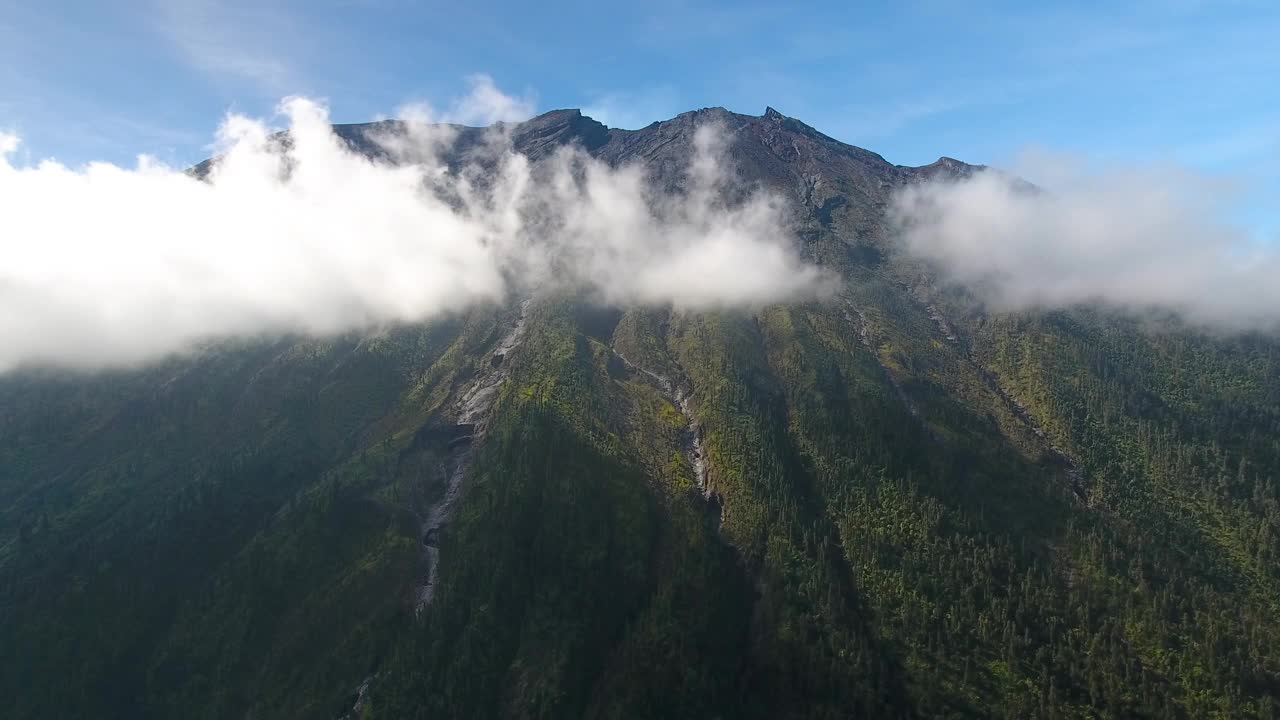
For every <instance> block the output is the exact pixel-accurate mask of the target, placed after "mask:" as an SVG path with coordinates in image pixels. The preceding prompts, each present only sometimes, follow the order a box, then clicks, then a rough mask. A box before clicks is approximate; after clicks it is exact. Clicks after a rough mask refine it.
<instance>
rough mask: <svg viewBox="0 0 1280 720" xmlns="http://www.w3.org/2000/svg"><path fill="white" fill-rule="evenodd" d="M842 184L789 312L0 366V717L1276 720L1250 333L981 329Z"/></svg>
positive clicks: (993, 317) (1273, 537)
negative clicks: (467, 416)
mask: <svg viewBox="0 0 1280 720" xmlns="http://www.w3.org/2000/svg"><path fill="white" fill-rule="evenodd" d="M752 120H753V121H756V120H759V121H760V122H765V121H769V122H774V121H773V120H770V119H769V118H768V117H766V118H765V119H752ZM575 122H581V119H580V118H579V119H578V120H575ZM676 122H677V121H672V123H676ZM744 122H745V121H744ZM777 122H779V123H783V121H777ZM792 122H794V121H791V120H789V119H786V120H785V123H792ZM785 123H784V124H782V125H778V126H777V127H773V126H770V127H768V128H766V130H767V133H766V134H765V135H764V136H763V137H764V140H762V141H761V144H760V145H759V147H757V148H756V150H753V151H752V152H757V151H758V153H759V154H760V156H761V157H766V155H767V157H766V159H768V162H770V163H779V162H782V161H780V160H777V159H776V157H775V156H773V155H768V152H771V151H770V150H769V148H771V147H774V145H778V146H779V147H781V146H783V145H785V144H784V143H781V141H780V140H778V138H777V137H775V136H774V135H770V134H768V133H781V132H784V131H785V132H793V130H794V128H792V129H787V128H790V127H791V126H787V125H785ZM744 127H746V128H747V130H750V129H751V128H755V127H757V126H755V125H746V126H744ZM801 127H802V129H803V126H801ZM778 128H782V129H778ZM747 130H744V131H743V132H747ZM668 131H670V128H668V129H667V130H664V131H663V132H668ZM610 132H614V131H610ZM671 132H674V131H671ZM752 132H755V131H754V130H752ZM760 132H765V131H763V130H762V131H760ZM794 132H795V133H798V134H796V135H795V138H796V139H795V143H797V144H796V147H797V148H800V147H803V145H802V143H804V142H814V143H817V142H819V141H820V140H821V138H818V139H815V138H814V136H813V135H812V134H809V133H811V131H810V130H807V129H805V130H804V132H803V133H801V132H800V131H794ZM753 137H754V136H753ZM788 137H790V136H788ZM624 139H626V142H627V143H631V145H627V146H626V147H627V148H630V147H632V145H641V146H644V147H649V146H648V145H645V143H646V142H649V141H648V140H646V139H645V138H643V137H641V138H638V139H637V138H636V137H633V136H627V137H626V138H624ZM661 139H662V138H658V140H661ZM658 140H654V141H653V144H654V145H655V146H656V145H657V142H658ZM788 142H790V140H788ZM822 142H826V141H822ZM832 142H833V141H832ZM610 147H612V146H608V145H606V146H605V148H606V150H607V149H608V148H610ZM662 147H663V148H666V147H668V146H667V145H662ZM753 147H755V146H753ZM786 147H790V145H787V146H786ZM823 147H826V146H823ZM833 147H834V146H833ZM760 148H764V149H760ZM784 149H785V148H784ZM836 150H838V148H837V149H836ZM836 150H833V149H830V148H828V150H824V151H823V152H828V151H829V152H830V153H833V155H831V157H828V156H826V155H822V154H821V153H818V154H816V155H812V156H805V158H804V159H803V160H802V161H795V162H797V163H802V164H803V163H808V164H807V165H805V167H806V168H808V167H818V166H819V165H821V163H819V160H820V161H822V162H823V163H827V165H824V166H822V167H840V168H844V167H845V166H844V165H840V163H846V164H847V163H852V162H854V161H855V160H856V161H857V162H867V163H869V162H871V160H868V159H867V158H866V157H864V156H862V155H856V154H851V153H846V154H844V155H840V154H839V153H836ZM654 152H657V151H654ZM664 152H665V150H664ZM815 152H816V151H815ZM860 152H865V151H860ZM743 157H745V158H746V159H747V160H751V161H752V162H754V160H752V158H755V157H756V156H755V155H752V154H750V153H747V154H744V155H743ZM778 157H781V156H778ZM769 158H772V159H769ZM814 158H817V159H816V160H815V159H814ZM832 158H834V159H832ZM850 158H852V159H850ZM788 162H791V161H788ZM880 162H883V161H880ZM764 163H765V161H764V160H761V161H760V165H759V166H760V167H765V166H766V165H765V164H764ZM814 163H818V165H815V164H814ZM752 167H756V166H752V165H748V166H747V168H746V170H747V171H749V170H751V168H752ZM768 167H773V166H772V165H768ZM788 167H790V166H788ZM850 167H852V166H850ZM890 167H891V166H890ZM855 169H856V168H855ZM744 172H745V171H744ZM831 172H833V173H834V172H835V171H834V170H832V171H831ZM841 172H844V173H845V174H843V175H838V176H836V175H833V176H832V178H834V179H829V181H824V182H826V183H827V184H826V185H824V186H823V187H826V188H827V190H828V191H829V192H833V193H839V194H840V196H841V197H845V198H847V202H845V203H844V204H843V205H841V204H839V203H832V202H829V201H827V200H825V199H823V198H821V197H815V198H811V200H812V202H811V206H812V207H813V208H819V209H821V208H826V210H825V212H817V211H816V210H815V211H814V213H812V214H811V216H808V215H802V216H801V217H800V218H799V220H798V222H799V224H800V227H799V233H800V235H801V237H802V238H804V241H805V243H806V244H805V252H806V253H807V254H808V255H809V256H810V257H812V258H815V259H817V260H819V261H821V262H822V263H823V264H825V265H826V266H828V267H830V268H832V269H835V270H838V271H840V272H841V273H843V274H844V276H845V281H846V282H845V286H844V287H843V288H842V289H841V291H840V292H839V293H838V294H837V296H835V297H833V298H830V299H829V300H825V301H823V302H815V303H808V304H796V305H787V306H774V307H765V308H756V309H750V310H740V311H723V312H707V313H688V312H679V311H672V310H670V309H667V308H616V309H600V308H595V307H592V306H589V305H587V304H585V303H583V302H581V301H580V300H578V299H577V298H576V296H575V294H574V293H572V292H568V291H564V292H557V293H548V294H542V295H538V296H536V297H535V298H533V301H532V302H531V303H530V304H529V305H528V307H527V310H525V311H522V310H521V309H520V304H519V303H517V302H515V301H514V299H513V301H512V302H511V303H509V304H508V305H507V306H505V307H501V308H492V307H490V308H479V309H476V310H474V311H472V312H471V313H469V314H466V315H463V316H459V317H455V318H452V319H450V320H448V321H445V322H440V323H436V324H433V325H431V326H427V327H412V328H402V329H398V330H394V331H389V332H382V333H374V334H370V335H360V336H352V337H344V338H337V339H329V340H307V339H286V340H272V341H265V340H264V341H254V342H244V343H240V344H235V345H230V344H222V345H216V346H212V347H209V348H205V349H203V350H201V351H199V352H196V353H194V354H193V355H191V356H190V357H185V358H176V359H172V360H170V361H166V362H165V363H163V364H162V365H160V366H157V367H150V368H144V369H139V370H132V371H119V372H114V373H109V374H99V375H92V376H77V375H68V374H57V373H53V372H38V373H37V372H27V373H20V374H11V375H7V376H4V377H0V715H2V716H4V717H15V718H34V717H42V718H44V717H86V718H87V717H94V718H98V717H119V718H126V717H127V718H138V717H143V718H148V717H154V718H161V717H166V718H167V717H183V718H186V717H208V718H223V717H232V718H241V717H256V718H267V717H271V718H274V717H286V718H287V717H298V718H336V717H342V716H350V717H367V718H413V717H422V718H426V717H432V718H435V717H466V718H485V717H518V718H576V717H583V718H740V717H741V718H845V717H993V716H995V717H1018V718H1021V717H1080V718H1085V717H1112V718H1127V717H1152V718H1166V717H1223V718H1227V717H1273V716H1274V714H1275V713H1276V711H1277V710H1280V707H1277V705H1278V704H1280V700H1278V699H1280V651H1278V650H1277V648H1280V619H1277V618H1280V612H1278V611H1280V593H1278V592H1277V591H1278V590H1280V343H1277V341H1276V340H1275V339H1273V338H1265V337H1251V336H1234V337H1215V336H1210V335H1206V334H1204V333H1203V332H1201V331H1198V330H1196V329H1192V328H1181V327H1176V326H1169V325H1154V324H1152V323H1149V322H1147V323H1139V322H1137V321H1134V320H1131V319H1126V318H1123V317H1116V316H1112V315H1108V314H1105V313H1102V312H1101V311H1098V310H1090V309H1076V310H1071V311H1065V312H1056V313H1047V314H1046V313H1040V314H1018V315H1012V314H1003V315H1000V314H991V313H987V312H984V311H982V310H981V309H979V308H978V307H976V306H975V305H974V304H972V303H971V302H970V301H968V300H967V299H966V298H965V297H964V296H963V295H962V294H959V293H952V292H944V291H942V290H939V289H938V288H937V287H936V286H935V284H934V283H933V282H932V281H931V279H930V275H929V273H928V272H927V269H922V268H920V267H918V266H916V265H915V264H913V263H911V262H909V261H907V260H905V259H903V258H900V257H899V256H897V255H896V254H895V252H894V248H893V244H892V238H891V237H889V236H888V235H887V234H886V232H885V230H884V229H883V227H880V226H878V225H876V224H875V223H874V221H872V220H869V218H874V217H875V212H876V208H877V207H878V206H877V205H876V202H877V200H876V196H874V193H873V192H872V191H870V190H867V187H871V186H868V185H866V184H859V183H860V182H862V181H861V180H859V176H858V175H857V174H856V173H855V172H854V170H848V172H845V171H844V170H841ZM885 172H888V171H885ZM894 172H897V171H894ZM746 174H750V173H749V172H747V173H746ZM771 177H772V176H771ZM778 177H780V178H781V179H778V180H777V182H778V183H779V185H780V186H781V185H785V183H786V182H790V180H789V179H787V177H783V176H778ZM831 188H835V189H834V190H832V189H831ZM810 190H812V188H810ZM858 193H863V195H859V194H858ZM802 199H803V198H802ZM806 207H809V206H806ZM833 207H834V208H836V210H835V211H832V208H833ZM833 213H834V214H833ZM513 328H520V329H521V330H520V332H519V333H516V331H515V330H513ZM504 338H506V339H514V340H513V342H512V344H511V347H510V348H509V349H508V350H505V351H503V353H502V357H497V356H496V354H495V352H496V351H495V348H497V347H498V346H499V345H501V344H503V343H504ZM491 381H492V382H493V383H494V387H495V388H496V396H495V399H494V400H493V404H492V406H481V410H483V412H481V413H479V416H480V417H481V418H482V419H481V420H479V421H477V422H474V423H466V424H464V425H462V426H459V425H458V423H459V420H460V418H461V417H462V415H463V410H462V409H460V408H462V407H463V406H464V405H465V400H466V398H468V397H470V395H469V393H470V392H471V391H472V390H474V389H475V388H477V387H480V386H483V385H485V384H486V383H488V382H491ZM457 468H462V470H463V472H461V473H460V477H461V478H462V480H461V484H460V485H459V486H458V489H459V490H460V492H459V493H458V495H457V499H456V501H454V500H451V499H450V498H451V495H450V494H449V493H450V491H449V487H450V482H449V479H450V477H452V476H453V474H454V473H453V471H454V470H455V469H457ZM442 507H446V508H450V510H449V512H448V513H447V521H446V522H445V523H444V524H443V526H442V527H441V528H439V530H438V531H431V532H424V530H425V529H426V528H428V527H429V526H430V520H429V518H430V517H432V513H433V512H435V511H437V510H439V509H440V508H442ZM424 534H425V535H427V536H428V537H424ZM437 550H438V555H439V558H440V561H439V566H438V568H437V575H436V583H435V586H434V591H433V593H432V595H431V600H430V602H429V603H421V602H420V601H419V598H420V596H421V590H422V588H423V586H424V583H425V580H426V578H427V577H428V575H429V574H430V557H431V556H432V552H433V551H437Z"/></svg>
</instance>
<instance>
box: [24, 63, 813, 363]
mask: <svg viewBox="0 0 1280 720" xmlns="http://www.w3.org/2000/svg"><path fill="white" fill-rule="evenodd" d="M522 102H523V101H517V100H512V99H511V98H508V97H506V96H505V95H502V94H501V93H498V92H497V91H496V89H494V88H493V87H492V84H491V83H487V82H484V81H483V80H482V81H480V82H478V83H477V92H476V93H473V94H472V96H469V97H468V98H466V99H464V100H463V101H460V102H459V103H457V104H455V105H454V108H455V110H457V111H458V112H459V113H462V114H465V115H466V116H467V117H468V118H481V119H497V118H507V117H509V116H510V115H511V113H513V112H520V111H521V110H522V109H523V108H524V107H525V105H524V104H522ZM280 113H281V114H282V116H283V117H284V118H286V119H287V130H288V133H289V134H288V137H289V142H287V143H281V142H280V138H279V136H277V135H276V134H275V132H274V131H273V130H272V129H271V128H269V127H268V126H267V125H266V124H265V123H264V122H262V121H259V120H253V119H250V118H247V117H243V116H239V115H233V116H229V117H228V118H227V119H226V121H225V122H224V123H223V125H222V127H221V128H220V130H219V133H218V141H217V144H216V151H217V153H218V155H219V157H220V160H219V161H218V162H217V163H216V164H215V165H214V166H213V167H212V169H211V171H210V172H209V174H208V176H207V177H206V178H203V179H198V178H196V177H193V176H192V175H191V174H190V173H187V172H185V171H184V170H182V169H178V168H172V167H166V166H164V165H162V164H159V163H157V162H156V161H154V160H150V159H148V158H145V157H144V158H141V159H140V160H139V162H138V165H137V166H136V167H134V168H122V167H118V166H114V165H110V164H90V165H88V166H86V167H83V168H68V167H66V166H63V165H61V164H59V163H57V162H55V161H45V162H41V163H39V164H37V165H34V166H19V165H14V164H12V163H11V161H10V157H11V156H12V155H13V154H14V153H15V151H16V150H17V148H18V144H19V143H18V139H17V138H16V137H13V136H0V258H2V261H0V371H2V370H5V369H11V368H14V367H18V366H25V365H35V364H52V365H57V366H66V367H77V368H88V369H92V368H100V367H112V366H121V365H129V364H136V363H142V362H147V361H151V360H155V359H158V358H161V357H164V356H166V355H169V354H172V353H177V352H183V351H187V350H189V349H191V348H193V347H195V346H197V345H198V344H200V343H203V342H207V341H210V340H217V339H221V338H233V337H254V336H261V335H266V334H277V333H307V334H317V335H323V334H331V333H339V332H343V331H348V330H358V329H365V328H372V327H378V326H384V325H389V324H397V323H412V322H421V321H426V320H430V319H432V318H435V317H438V316H441V315H443V314H447V313H453V312H459V311H462V310H465V309H467V308H469V307H473V306H475V305H477V304H482V303H492V302H499V301H502V300H504V299H505V298H508V297H510V295H511V294H512V293H523V292H529V291H531V290H533V289H534V288H538V287H545V286H547V285H549V284H554V285H559V286H564V287H577V288H581V289H582V290H583V291H584V292H585V293H587V294H589V295H590V296H592V297H594V298H596V299H599V300H601V301H604V302H610V303H648V304H668V303H669V304H674V305H676V306H679V307H685V308H694V309H696V308H709V307H719V306H728V305H743V304H756V303H768V302H775V301H780V300H786V299H790V298H796V297H803V296H809V295H812V294H814V293H816V292H818V291H820V290H821V289H822V288H823V287H824V286H825V281H826V276H825V275H824V274H823V273H822V272H821V271H820V270H818V269H816V268H815V267H813V266H810V265H808V264H806V263H804V262H802V261H801V260H800V259H799V258H798V257H797V256H796V254H795V252H794V249H793V242H792V239H791V235H790V234H789V233H788V232H787V230H786V224H785V219H784V218H785V213H784V212H783V210H784V208H783V207H782V205H781V203H780V201H779V200H778V199H777V198H775V197H773V196H770V195H768V194H764V193H758V194H756V195H753V196H751V197H750V198H749V199H747V200H746V201H744V202H739V203H736V204H728V203H726V202H725V201H723V200H722V198H723V197H724V194H723V193H720V192H719V190H720V189H721V185H722V184H723V183H724V182H726V178H727V174H728V172H729V171H728V169H727V167H726V165H725V163H724V158H723V152H722V148H721V147H720V143H719V138H718V136H717V133H716V131H715V129H714V128H703V129H701V130H700V131H699V133H698V136H697V142H696V146H697V153H696V155H695V157H693V158H692V159H691V163H690V167H689V182H688V187H689V191H688V192H687V193H685V194H682V195H680V196H678V197H656V196H654V195H653V194H652V193H651V191H650V189H649V186H648V184H647V183H646V180H645V176H644V173H643V171H642V169H640V168H638V167H625V168H621V169H615V168H610V167H607V166H605V165H604V164H602V163H600V162H599V161H597V160H595V159H593V158H591V157H589V156H588V155H586V154H585V153H583V152H582V151H580V150H576V149H571V148H566V149H564V150H562V151H560V152H559V153H558V154H556V155H555V156H554V157H552V158H551V159H550V160H549V161H546V162H543V163H539V164H538V165H536V166H534V165H532V164H530V163H529V162H528V161H527V160H526V158H525V157H523V156H521V155H518V154H516V153H515V152H513V151H512V150H511V148H510V144H509V138H507V137H506V136H505V135H504V134H503V133H502V132H501V131H496V132H494V133H492V134H491V137H490V138H489V146H490V149H491V150H492V154H491V158H490V159H491V160H492V161H493V162H492V164H491V165H490V166H489V170H487V171H486V172H485V173H483V174H482V173H479V172H475V171H470V170H468V169H466V168H458V167H452V168H451V167H447V166H446V164H445V163H444V161H442V160H441V157H443V156H444V154H445V153H446V151H447V150H448V148H449V147H450V144H451V143H452V138H453V131H450V130H448V129H442V128H439V127H434V128H433V127H431V126H428V125H426V124H424V121H425V120H428V119H431V120H435V119H443V120H449V119H452V118H450V117H448V116H447V114H446V115H445V116H440V117H437V116H434V115H432V114H431V113H430V111H429V110H427V109H424V108H421V107H416V108H411V109H410V110H408V111H406V113H404V117H403V122H402V123H401V124H399V125H396V126H392V127H391V128H390V129H389V130H387V131H386V132H385V133H384V134H382V135H381V136H379V137H378V138H376V139H377V141H378V142H379V143H380V144H381V145H382V146H383V149H384V150H385V153H384V155H386V156H387V157H390V158H393V160H394V162H392V161H388V160H387V159H386V158H383V159H372V158H370V157H367V156H366V155H364V154H361V153H359V152H355V151H353V150H351V149H349V148H348V146H347V145H346V144H345V143H344V142H343V141H342V140H340V139H339V138H337V137H336V136H335V135H334V133H333V131H332V129H331V126H330V123H329V118H328V115H327V111H326V109H325V107H324V106H322V105H320V104H318V103H316V102H314V101H311V100H306V99H301V98H294V99H290V100H287V101H285V102H284V103H283V104H282V105H281V107H280Z"/></svg>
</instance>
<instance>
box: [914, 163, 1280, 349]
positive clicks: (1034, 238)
mask: <svg viewBox="0 0 1280 720" xmlns="http://www.w3.org/2000/svg"><path fill="white" fill-rule="evenodd" d="M1019 174H1021V175H1024V176H1027V177H1032V178H1035V179H1036V180H1037V182H1040V183H1043V186H1044V187H1046V188H1047V189H1046V190H1044V191H1038V190H1032V189H1029V188H1028V187H1027V186H1026V185H1025V184H1020V183H1019V182H1018V181H1016V180H1014V179H1012V176H1009V175H1004V174H1001V173H998V172H995V171H987V172H980V173H977V174H976V175H974V176H973V177H972V178H969V179H965V180H962V181H958V182H955V181H939V182H934V183H930V184H925V185H916V186H909V187H907V188H906V189H904V190H903V191H902V192H901V193H900V195H899V196H898V197H897V202H896V204H895V205H894V207H893V213H892V216H893V217H894V218H895V220H896V221H897V223H898V224H899V225H900V227H901V229H902V231H903V238H904V242H905V247H906V249H907V250H908V251H909V252H911V253H913V254H916V255H918V256H921V257H924V258H927V259H929V260H932V261H934V262H935V263H936V267H937V270H938V272H939V273H940V274H941V275H942V276H943V277H944V278H946V279H948V280H950V281H953V282H956V283H959V284H963V285H966V286H968V287H970V288H972V289H973V290H974V291H975V292H976V293H978V294H979V295H980V296H981V297H983V298H984V299H985V300H986V301H988V302H990V303H992V304H993V305H995V306H997V307H1000V308H1005V309H1020V308H1059V307H1066V306H1071V305H1076V304H1082V303H1102V304H1105V305H1110V306H1114V307H1119V308H1121V309H1125V310H1128V311H1133V312H1146V311H1150V310H1160V311H1165V312H1174V313H1178V314H1180V315H1181V316H1183V317H1184V318H1185V319H1187V320H1189V321H1192V322H1195V323H1200V324H1203V325H1206V326H1210V327H1215V328H1225V329H1230V330H1242V329H1267V330H1274V329H1277V328H1280V285H1277V284H1276V281H1275V279H1276V277H1280V247H1277V246H1276V245H1275V244H1268V243H1266V242H1265V241H1264V239H1262V238H1259V237H1257V236H1256V235H1252V234H1250V233H1248V232H1245V231H1243V230H1242V229H1241V228H1239V227H1237V226H1236V225H1235V224H1234V223H1233V222H1232V221H1231V219H1230V217H1231V210H1232V209H1233V203H1234V201H1235V200H1236V199H1237V198H1238V197H1239V195H1240V193H1241V192H1242V190H1244V189H1245V188H1242V187H1241V185H1242V183H1240V182H1239V181H1238V180H1237V181H1227V180H1224V179H1222V178H1216V177H1210V176H1205V175H1202V174H1197V173H1195V172H1192V171H1189V170H1185V169H1181V168H1177V167H1171V166H1163V167H1108V168H1102V169H1096V168H1090V167H1089V166H1087V165H1086V164H1084V163H1081V162H1079V161H1076V160H1073V159H1071V158H1068V157H1064V156H1054V155H1049V154H1044V153H1040V154H1037V155H1034V156H1030V157H1028V158H1027V159H1025V160H1024V161H1023V162H1022V163H1021V170H1020V172H1019Z"/></svg>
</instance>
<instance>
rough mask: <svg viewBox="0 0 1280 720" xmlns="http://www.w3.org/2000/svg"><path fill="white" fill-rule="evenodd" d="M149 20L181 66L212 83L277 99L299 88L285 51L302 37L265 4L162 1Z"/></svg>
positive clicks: (292, 20)
mask: <svg viewBox="0 0 1280 720" xmlns="http://www.w3.org/2000/svg"><path fill="white" fill-rule="evenodd" d="M152 22H153V25H154V27H155V29H156V30H157V31H158V32H159V33H160V34H161V35H162V36H163V37H164V38H165V39H166V40H167V41H168V42H169V43H170V44H171V45H172V46H173V47H174V48H175V49H176V50H177V51H178V53H179V54H180V55H181V56H182V58H183V59H184V60H185V61H186V62H188V63H190V64H191V65H192V66H193V67H195V68H196V69H198V70H200V71H201V72H203V73H206V74H207V75H209V76H210V77H211V78H213V79H214V80H215V81H223V82H225V81H236V82H247V83H249V84H251V85H252V86H253V87H255V88H256V89H257V90H258V91H259V92H262V93H264V94H268V95H272V96H276V97H278V96H280V95H284V94H289V93H294V92H300V91H302V90H303V88H301V87H299V83H300V78H299V76H298V71H297V69H296V68H295V66H294V64H293V62H292V60H291V59H290V58H289V57H288V56H287V51H286V49H287V48H288V47H289V46H290V45H291V44H292V43H294V42H296V41H297V39H298V38H299V37H300V36H301V35H302V34H303V33H302V32H301V28H299V27H298V23H299V22H300V21H299V19H298V18H297V17H295V16H293V15H291V14H289V13H287V12H286V11H285V10H284V9H283V8H280V7H278V6H275V5H273V4H272V3H271V2H269V1H266V2H260V3H246V2H240V1H239V0H232V1H231V2H215V0H162V1H161V2H158V3H156V5H155V6H154V12H153V16H152Z"/></svg>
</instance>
